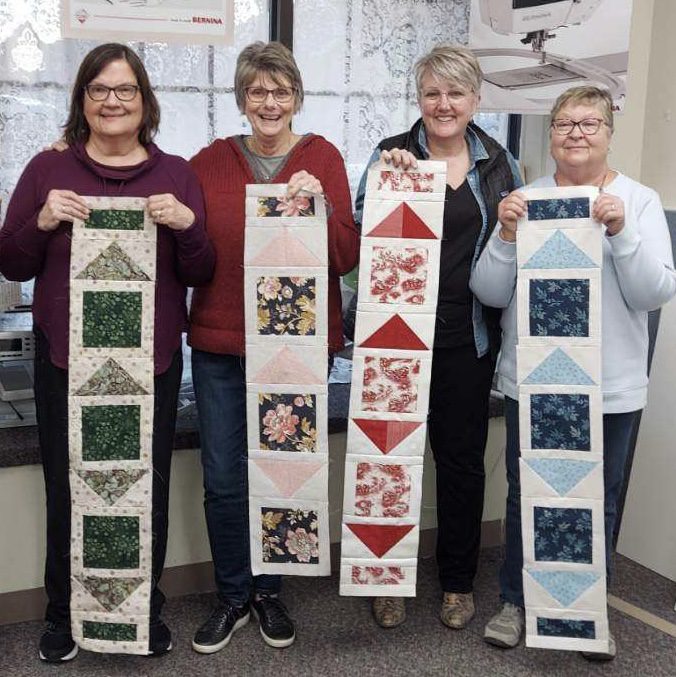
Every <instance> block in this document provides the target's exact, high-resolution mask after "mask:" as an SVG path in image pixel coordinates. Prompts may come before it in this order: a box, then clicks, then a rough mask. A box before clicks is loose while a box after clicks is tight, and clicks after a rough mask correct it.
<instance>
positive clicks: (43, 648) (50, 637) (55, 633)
mask: <svg viewBox="0 0 676 677" xmlns="http://www.w3.org/2000/svg"><path fill="white" fill-rule="evenodd" d="M77 651H78V647H77V644H76V643H75V642H74V641H73V635H72V634H71V631H70V623H54V622H49V623H47V629H46V630H45V631H44V632H43V633H42V637H40V660H43V661H46V662H47V663H60V662H61V661H72V660H73V658H75V656H77Z"/></svg>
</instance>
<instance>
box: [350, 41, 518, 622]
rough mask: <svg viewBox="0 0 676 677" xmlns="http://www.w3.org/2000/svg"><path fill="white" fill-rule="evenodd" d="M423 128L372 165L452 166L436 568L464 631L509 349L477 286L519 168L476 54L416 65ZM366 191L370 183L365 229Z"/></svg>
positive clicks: (441, 335)
mask: <svg viewBox="0 0 676 677" xmlns="http://www.w3.org/2000/svg"><path fill="white" fill-rule="evenodd" d="M415 78H416V88H417V93H418V104H419V106H420V113H421V118H420V119H419V120H418V121H417V122H416V123H415V124H414V125H413V127H412V128H411V129H410V130H409V131H408V132H405V133H403V134H399V135H397V136H393V137H390V138H388V139H384V140H383V141H381V142H380V143H379V144H378V147H377V148H376V149H375V151H374V153H373V156H372V158H371V161H370V162H369V165H370V164H371V163H372V162H375V161H377V160H384V161H385V162H388V163H392V165H394V166H395V167H402V168H403V169H409V168H415V167H416V166H417V160H437V161H443V162H445V163H446V167H447V172H448V173H447V185H446V198H445V207H444V223H443V239H442V243H441V265H440V277H439V300H438V305H437V317H436V328H435V336H434V353H433V362H432V382H431V386H430V413H429V436H430V443H431V446H432V451H433V454H434V460H435V462H436V469H437V522H438V538H437V563H438V567H439V579H440V582H441V588H442V590H443V593H444V595H443V603H442V607H441V620H442V621H443V622H444V623H445V624H446V625H447V626H449V627H451V628H456V629H460V628H464V627H465V626H466V625H467V623H469V621H470V620H471V618H472V616H473V615H474V598H473V594H472V587H473V581H474V576H475V574H476V569H477V561H478V556H479V542H480V535H481V515H482V512H483V500H484V449H485V446H486V437H487V434H488V401H489V395H490V389H491V382H492V379H493V371H494V369H495V359H496V356H497V353H498V350H499V347H500V326H499V321H500V315H499V311H495V310H493V309H491V308H487V307H484V306H482V305H481V303H479V301H478V300H477V299H476V298H475V297H474V296H473V294H472V292H471V291H470V289H469V277H470V273H471V271H472V269H473V268H474V266H475V264H476V261H477V259H478V258H479V254H480V253H481V251H482V249H483V247H484V245H485V244H486V241H487V240H488V238H489V236H490V234H491V232H492V231H493V228H494V226H495V224H496V222H497V207H498V203H499V202H500V200H501V199H502V198H503V197H504V196H505V195H507V193H508V192H509V191H510V190H512V189H514V188H517V187H519V186H521V183H522V182H521V177H520V175H519V170H518V167H517V166H516V163H515V161H514V159H513V158H512V157H511V155H510V154H509V152H508V151H506V150H505V149H504V148H503V147H502V146H501V145H500V144H499V143H497V142H496V141H495V140H494V139H492V138H491V137H490V136H488V135H487V134H486V133H485V132H484V131H483V130H482V129H481V128H479V127H478V126H477V125H475V124H474V123H472V122H471V120H472V116H473V115H474V113H475V112H476V110H477V107H478V105H479V98H480V97H479V91H480V89H481V80H482V74H481V69H480V67H479V63H478V62H477V60H476V57H475V56H474V55H473V54H472V52H471V51H469V50H468V49H466V48H464V47H455V46H439V47H435V48H434V49H433V50H432V51H431V52H430V53H429V54H427V55H425V56H423V57H422V58H421V59H420V60H419V61H418V62H417V63H416V64H415ZM365 189H366V174H365V175H364V176H363V177H362V181H361V183H360V186H359V190H358V193H357V200H356V208H357V220H359V221H361V213H362V209H363V203H364V193H365ZM373 613H374V616H375V619H376V621H377V622H378V624H379V625H381V626H382V627H386V628H389V627H395V626H397V625H400V624H401V623H403V621H404V619H405V616H406V610H405V606H404V599H403V598H401V597H376V598H375V599H374V600H373Z"/></svg>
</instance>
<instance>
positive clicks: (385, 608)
mask: <svg viewBox="0 0 676 677" xmlns="http://www.w3.org/2000/svg"><path fill="white" fill-rule="evenodd" d="M371 610H372V611H373V617H374V618H375V619H376V623H377V624H378V625H379V626H380V627H381V628H396V627H397V626H398V625H401V624H402V623H403V622H404V621H405V620H406V605H405V604H404V598H403V597H374V598H373V603H372V605H371Z"/></svg>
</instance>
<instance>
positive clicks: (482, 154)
mask: <svg viewBox="0 0 676 677" xmlns="http://www.w3.org/2000/svg"><path fill="white" fill-rule="evenodd" d="M465 140H466V141H467V146H468V148H469V163H470V164H469V170H468V171H467V182H468V183H469V187H470V188H471V190H472V193H473V194H474V198H475V199H476V201H477V204H478V205H479V209H480V210H481V219H482V224H481V232H480V233H479V237H478V239H477V241H476V246H475V248H474V256H473V257H472V270H474V267H475V266H476V262H477V261H478V260H479V254H480V253H481V242H483V241H484V239H485V238H486V233H487V231H488V213H487V210H486V202H485V201H484V197H483V195H482V194H481V187H480V185H479V169H478V167H477V162H478V161H479V160H487V159H488V152H487V151H486V148H485V147H484V145H483V143H481V140H480V139H479V137H478V136H477V134H476V133H475V132H474V130H472V129H471V128H470V127H468V128H467V131H466V132H465ZM418 144H419V146H420V148H421V149H422V151H423V155H424V159H426V160H427V159H428V158H429V149H428V145H427V135H426V134H425V125H420V131H419V133H418ZM506 152H507V161H508V162H509V166H510V168H511V170H512V176H513V177H514V188H515V189H516V188H520V187H521V186H523V181H522V180H521V172H520V171H519V165H518V164H517V162H516V160H515V159H514V157H513V156H512V154H511V153H510V152H509V151H506ZM379 159H380V150H379V149H378V148H376V149H375V150H374V151H373V153H372V155H371V158H370V159H369V161H368V164H367V166H366V170H365V171H364V173H363V174H362V177H361V180H360V181H359V187H358V188H357V197H356V200H355V205H356V209H355V215H354V220H355V222H356V223H357V224H358V225H359V226H360V225H361V221H362V214H363V211H364V210H363V205H364V195H365V193H366V177H367V174H368V168H369V167H370V166H371V165H372V164H373V163H374V162H377V161H378V160H379ZM502 197H506V195H503V196H502ZM467 282H468V284H469V280H468V281H467ZM472 325H473V327H474V345H475V347H476V354H477V356H478V357H483V356H484V355H485V354H486V353H487V352H488V349H489V345H488V328H487V327H486V321H485V320H484V317H483V310H482V306H481V303H480V302H479V300H478V299H477V298H476V296H472Z"/></svg>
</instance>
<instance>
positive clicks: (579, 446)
mask: <svg viewBox="0 0 676 677" xmlns="http://www.w3.org/2000/svg"><path fill="white" fill-rule="evenodd" d="M530 440H531V442H530V445H531V448H532V449H566V450H570V451H591V422H590V413H589V395H582V394H571V395H566V394H561V393H541V394H537V395H531V396H530Z"/></svg>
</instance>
